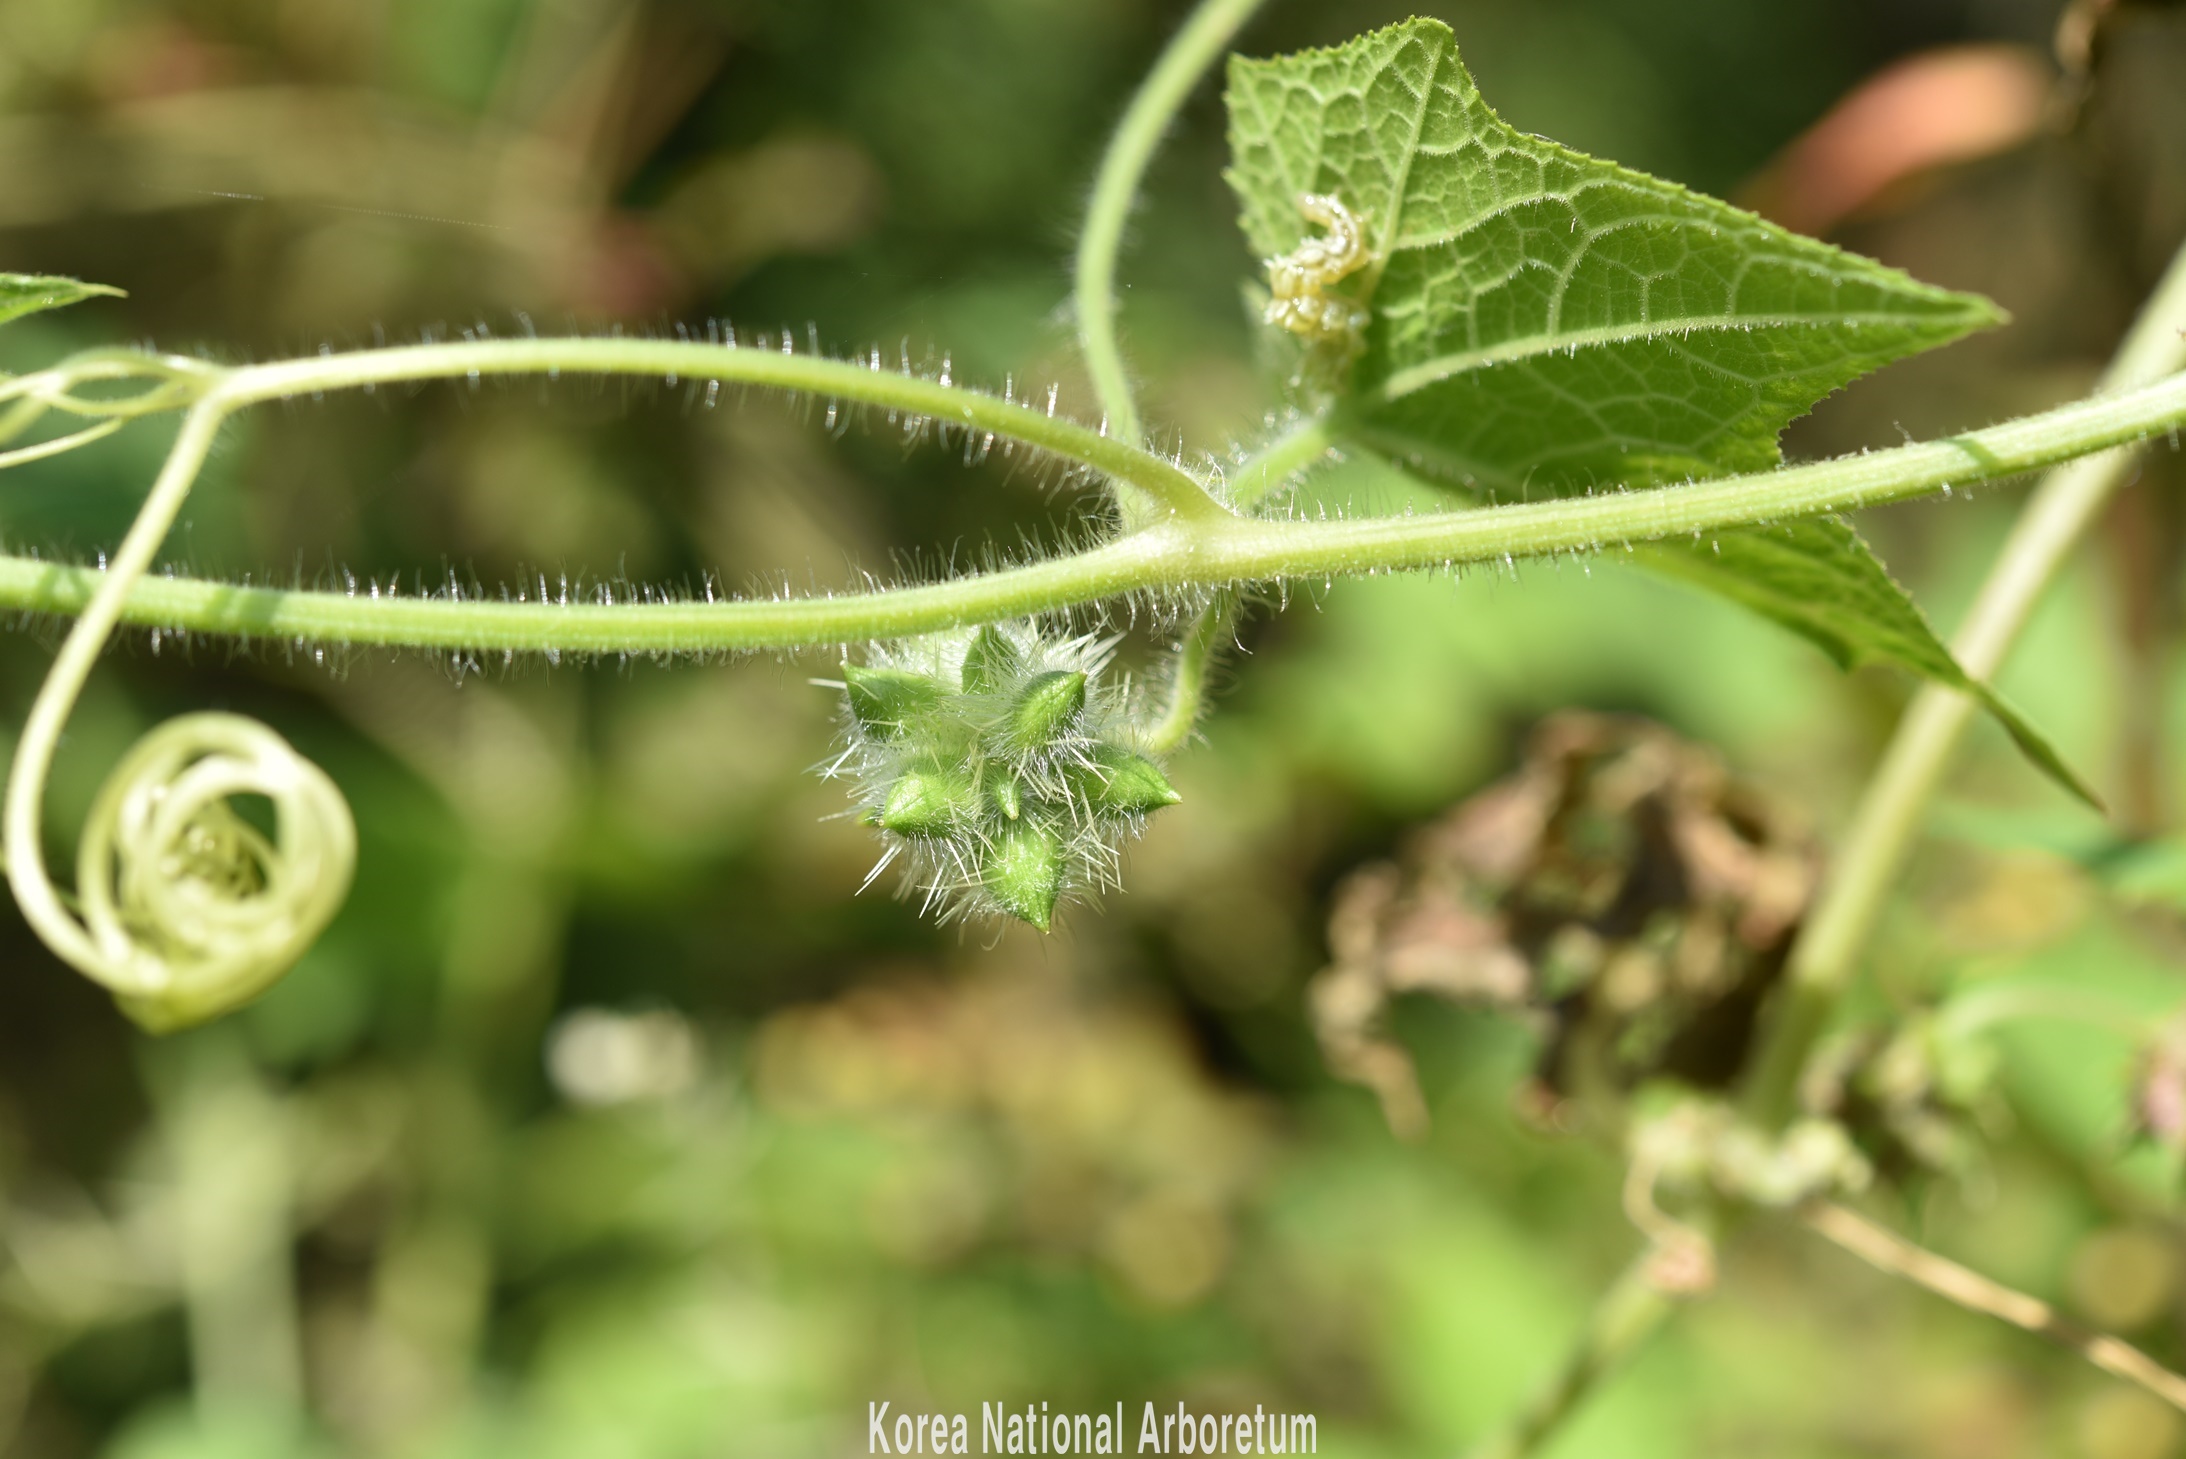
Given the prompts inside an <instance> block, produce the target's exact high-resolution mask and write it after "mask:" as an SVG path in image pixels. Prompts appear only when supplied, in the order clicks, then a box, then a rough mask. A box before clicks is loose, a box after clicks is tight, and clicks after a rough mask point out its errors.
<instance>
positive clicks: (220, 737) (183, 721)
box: [76, 714, 357, 1029]
mask: <svg viewBox="0 0 2186 1459" xmlns="http://www.w3.org/2000/svg"><path fill="white" fill-rule="evenodd" d="M244 795H257V796H264V797H265V798H266V799H267V800H269V801H271V802H272V803H273V814H274V822H275V826H274V834H273V835H272V836H270V837H269V836H267V835H266V834H265V833H264V832H262V831H260V830H259V829H258V828H257V827H256V826H253V825H252V824H251V823H250V822H249V821H246V820H245V819H243V817H242V816H240V815H238V814H237V813H236V811H235V809H234V808H233V806H232V805H231V804H230V801H231V799H232V798H233V797H235V796H244ZM356 860H357V828H356V822H355V820H354V819H353V818H352V817H351V815H350V813H349V804H348V802H347V801H345V800H343V799H342V795H341V792H340V791H339V790H336V789H335V788H334V782H333V781H331V780H329V779H328V778H327V776H326V772H324V771H323V770H321V769H319V767H318V766H316V765H314V764H312V763H311V762H310V761H309V760H306V759H304V758H303V757H302V756H301V755H299V754H297V753H296V751H295V750H294V749H292V748H291V747H290V746H289V743H288V742H287V741H286V740H284V739H282V738H281V737H280V736H279V735H277V734H275V733H274V732H273V731H272V730H270V729H268V728H266V727H265V726H264V725H262V724H260V723H258V722H257V721H256V720H251V719H245V718H243V717H242V716H240V715H234V714H186V715H183V716H181V717H180V718H178V719H171V720H169V721H167V723H165V724H163V725H161V726H160V727H159V728H157V729H155V730H153V731H152V732H151V733H150V734H148V735H146V736H145V737H144V738H143V739H141V740H139V741H137V743H136V746H135V748H133V749H132V750H130V752H129V754H128V755H127V756H126V757H125V758H124V759H123V760H122V762H121V763H120V764H119V765H117V766H115V767H114V771H113V773H112V774H111V775H109V776H108V777H107V780H106V784H105V785H104V786H102V787H101V788H100V790H99V796H98V799H97V800H96V801H95V802H94V803H93V805H92V808H91V818H90V820H89V822H87V823H86V825H85V826H84V832H83V840H82V843H81V845H80V846H79V848H78V851H77V856H76V890H77V896H78V897H79V899H80V900H81V901H82V904H83V920H84V927H85V930H86V931H88V932H89V933H90V936H91V943H92V946H94V947H95V948H97V949H98V954H99V961H100V964H101V974H100V979H101V981H102V982H105V983H106V985H107V986H108V987H110V988H112V989H113V990H114V991H115V993H116V994H118V995H119V996H120V998H121V1000H122V1003H123V1006H124V1007H125V1008H127V1009H128V1010H129V1013H130V1014H131V1016H132V1017H134V1018H136V1019H137V1021H138V1022H140V1023H142V1024H144V1025H146V1026H147V1027H151V1028H154V1029H164V1028H172V1027H179V1026H182V1025H184V1024H190V1023H197V1022H200V1021H202V1020H203V1019H206V1018H210V1017H212V1016H214V1015H215V1014H218V1013H221V1012H223V1011H225V1010H226V1009H228V1008H231V1007H233V1006H234V1005H236V1004H237V1003H240V1002H242V1001H243V1000H245V999H248V998H252V997H255V996H256V995H257V994H259V993H260V992H263V991H264V990H265V989H266V988H267V987H268V986H269V985H270V984H272V983H273V982H274V981H275V980H276V979H278V978H279V977H280V976H281V975H282V974H283V973H285V972H287V971H288V970H289V968H290V967H291V966H293V965H294V963H295V961H296V959H297V957H298V956H299V955H301V953H302V952H303V950H304V949H305V948H307V947H309V946H310V945H311V944H312V942H314V941H315V940H316V939H317V938H318V936H319V934H320V933H321V932H322V931H324V930H325V928H326V924H327V923H328V922H329V921H330V920H332V918H333V916H334V913H335V912H336V911H338V910H339V909H340V907H341V904H342V899H343V898H344V897H345V896H346V895H347V894H348V891H349V881H350V876H351V873H352V872H353V870H354V869H355V866H356Z"/></svg>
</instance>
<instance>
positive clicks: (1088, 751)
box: [828, 624, 1178, 932]
mask: <svg viewBox="0 0 2186 1459" xmlns="http://www.w3.org/2000/svg"><path fill="white" fill-rule="evenodd" d="M1114 647H1115V640H1113V639H1097V638H1095V637H1093V636H1091V635H1087V636H1083V637H1076V638H1055V637H1050V636H1048V635H1046V634H1043V633H1042V632H1041V631H1040V630H1039V629H1038V628H1037V627H1036V626H1035V625H1031V624H993V625H989V626H987V627H984V628H980V629H978V630H976V631H970V632H963V633H952V634H941V635H936V636H934V637H930V638H922V639H915V640H912V641H910V642H906V643H898V644H890V645H885V646H881V647H876V648H875V649H873V650H872V651H871V652H870V653H869V655H868V662H866V663H864V664H849V663H846V664H845V665H843V689H844V694H845V698H846V699H847V701H848V712H847V714H846V722H847V729H846V734H847V738H848V744H847V746H846V748H845V749H844V750H843V752H842V754H841V755H839V756H838V757H837V758H836V760H835V762H834V763H833V764H832V765H831V766H829V769H828V773H829V774H831V775H837V776H843V777H847V778H850V779H852V780H853V781H855V783H856V786H857V790H856V792H855V798H856V801H857V803H858V805H859V807H860V809H861V811H862V819H863V820H864V821H865V822H866V823H867V824H869V825H872V826H876V827H878V828H879V829H880V831H881V832H882V834H883V835H884V836H885V837H886V838H887V840H888V850H887V852H886V854H885V855H883V856H882V857H881V860H880V863H879V865H877V866H875V867H874V868H873V875H874V876H878V875H879V874H880V872H881V871H882V870H883V869H885V868H886V867H887V866H888V865H889V864H890V863H892V862H894V861H896V860H897V859H898V858H901V857H907V858H908V859H909V864H910V867H911V883H910V884H911V886H913V887H915V888H916V889H917V890H918V891H919V892H920V893H921V894H922V895H923V896H924V899H925V905H926V906H927V907H928V908H934V907H939V908H941V909H942V917H943V920H944V921H946V920H948V919H949V918H952V917H957V916H966V915H972V916H977V915H996V914H999V915H1004V916H1009V917H1015V918H1018V919H1019V920H1021V921H1025V922H1029V923H1031V924H1032V925H1033V926H1035V927H1037V928H1039V929H1040V930H1041V931H1043V932H1045V931H1047V930H1048V928H1049V926H1050V925H1051V924H1052V923H1053V921H1054V916H1055V908H1056V906H1057V904H1058V903H1059V902H1061V901H1063V900H1064V899H1066V898H1069V897H1072V896H1082V895H1087V894H1090V893H1094V892H1098V891H1102V890H1105V889H1107V888H1110V887H1113V886H1115V885H1116V884H1117V874H1116V873H1117V866H1118V862H1119V857H1120V851H1119V848H1120V847H1121V845H1122V842H1123V840H1124V839H1125V838H1126V837H1127V836H1132V835H1136V834H1137V833H1138V831H1139V830H1140V829H1141V828H1142V827H1143V825H1144V824H1145V819H1146V817H1147V816H1148V815H1150V814H1152V813H1153V812H1154V811H1157V810H1160V809H1161V808H1162V807H1163V806H1166V805H1174V804H1176V802H1177V800H1178V796H1177V793H1176V791H1175V789H1174V788H1173V787H1171V786H1170V784H1169V781H1168V779H1167V777H1166V776H1164V775H1163V774H1162V773H1161V767H1160V766H1158V765H1156V764H1155V763H1154V762H1153V761H1152V760H1150V759H1148V758H1147V757H1146V756H1145V755H1143V754H1141V753H1140V752H1139V750H1138V749H1137V748H1136V740H1137V736H1136V735H1135V734H1134V732H1133V730H1132V726H1131V719H1130V708H1131V706H1130V703H1129V700H1130V694H1129V691H1128V690H1127V689H1126V688H1123V687H1119V686H1117V685H1115V684H1113V683H1104V682H1103V680H1102V671H1103V670H1104V669H1106V668H1107V666H1108V660H1109V656H1110V654H1111V652H1112V651H1113V649H1114ZM870 880H871V878H868V883H870Z"/></svg>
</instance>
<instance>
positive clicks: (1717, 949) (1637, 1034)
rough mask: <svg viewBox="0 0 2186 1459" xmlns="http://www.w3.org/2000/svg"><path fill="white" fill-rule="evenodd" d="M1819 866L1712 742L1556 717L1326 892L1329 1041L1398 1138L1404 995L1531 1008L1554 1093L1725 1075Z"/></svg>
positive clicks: (1409, 1104)
mask: <svg viewBox="0 0 2186 1459" xmlns="http://www.w3.org/2000/svg"><path fill="white" fill-rule="evenodd" d="M1817 864H1818V863H1817V857H1816V853H1815V850H1814V847H1813V845H1812V844H1811V842H1810V841H1809V840H1808V839H1807V838H1806V836H1805V835H1804V834H1803V833H1802V832H1801V831H1800V830H1798V829H1797V828H1795V827H1794V826H1793V824H1792V823H1791V822H1790V820H1789V819H1788V818H1787V817H1786V816H1785V815H1784V813H1783V812H1782V811H1780V810H1779V809H1777V808H1776V807H1774V806H1773V805H1771V804H1770V803H1769V802H1768V801H1766V800H1765V799H1763V798H1762V797H1761V796H1760V795H1759V794H1758V793H1757V792H1756V791H1754V790H1752V789H1751V788H1749V787H1746V786H1743V785H1741V784H1739V783H1738V782H1736V781H1734V780H1732V779H1731V778H1730V777H1729V776H1728V775H1727V774H1726V773H1725V772H1724V770H1723V767H1722V765H1721V764H1720V762H1719V761H1718V760H1717V759H1716V758H1715V756H1714V755H1713V754H1712V753H1711V752H1710V751H1708V750H1707V749H1706V748H1705V747H1702V746H1697V745H1693V744H1690V743H1688V742H1686V741H1684V740H1681V739H1679V738H1678V737H1677V736H1675V735H1673V734H1672V733H1670V732H1669V731H1668V730H1665V729H1662V728H1660V727H1659V726H1656V725H1652V724H1648V723H1646V722H1644V721H1641V720H1635V719H1624V718H1612V717H1607V716H1602V715H1595V714H1587V713H1580V712H1566V713H1562V714H1558V715H1556V716H1554V717H1552V718H1550V719H1548V720H1546V721H1544V722H1543V723H1542V724H1541V725H1540V727H1539V728H1538V729H1536V730H1535V732H1534V735H1533V738H1532V742H1531V744H1530V745H1529V746H1528V749H1527V753H1526V758H1525V763H1524V764H1523V765H1522V766H1521V768H1520V769H1519V771H1518V773H1517V774H1515V775H1513V776H1512V777H1510V778H1509V779H1507V780H1504V781H1502V782H1500V783H1499V784H1497V785H1494V786H1491V787H1489V788H1488V789H1487V790H1484V791H1482V792H1480V793H1479V794H1478V795H1476V796H1474V797H1472V798H1471V799H1470V800H1467V801H1465V802H1463V803H1462V804H1460V805H1458V806H1456V807H1455V808H1454V809H1452V810H1451V811H1450V812H1449V813H1448V814H1447V815H1445V816H1444V817H1443V818H1442V819H1441V820H1439V821H1437V822H1434V823H1433V824H1431V825H1429V826H1427V827H1426V828H1425V829H1424V830H1422V831H1421V832H1420V833H1419V834H1418V835H1417V836H1416V837H1415V838H1414V839H1413V841H1412V842H1411V844H1410V845H1408V846H1407V847H1406V848H1405V850H1404V851H1403V853H1402V854H1401V855H1400V857H1399V859H1398V860H1397V861H1396V862H1383V863H1377V864H1375V865H1372V866H1368V867H1366V868H1364V869H1362V870H1360V871H1358V872H1355V873H1353V875H1352V876H1351V878H1350V879H1349V880H1348V881H1346V882H1345V883H1344V884H1343V886H1342V887H1340V888H1339V889H1338V891H1337V895H1336V902H1335V906H1334V908H1333V909H1332V911H1331V914H1330V917H1329V943H1330V947H1331V949H1332V951H1333V952H1334V955H1335V962H1334V964H1333V965H1332V966H1331V967H1329V968H1328V969H1326V970H1325V971H1324V972H1322V974H1321V975H1320V977H1319V978H1318V979H1316V980H1315V982H1314V985H1313V989H1312V994H1311V997H1312V1004H1313V1017H1314V1024H1315V1027H1316V1029H1317V1031H1318V1032H1319V1035H1320V1039H1321V1047H1322V1050H1323V1053H1324V1054H1325V1056H1326V1057H1327V1059H1328V1062H1329V1065H1330V1067H1331V1068H1333V1069H1334V1070H1335V1072H1336V1073H1338V1074H1339V1075H1341V1076H1342V1077H1344V1078H1346V1079H1350V1080H1352V1081H1354V1082H1356V1083H1360V1084H1363V1085H1365V1086H1367V1087H1368V1088H1370V1089H1372V1090H1373V1091H1374V1093H1375V1094H1376V1096H1377V1097H1379V1098H1380V1100H1381V1103H1382V1108H1383V1111H1384V1113H1385V1115H1386V1116H1387V1118H1388V1120H1389V1123H1390V1126H1391V1128H1392V1129H1394V1130H1395V1131H1396V1132H1397V1133H1398V1134H1400V1135H1403V1136H1406V1137H1415V1136H1417V1135H1419V1134H1420V1133H1422V1132H1423V1131H1424V1130H1425V1128H1426V1125H1427V1110H1426V1102H1425V1099H1424V1097H1423V1096H1422V1094H1421V1092H1420V1089H1419V1083H1418V1078H1417V1075H1416V1073H1415V1071H1414V1069H1413V1067H1412V1062H1411V1059H1410V1056H1409V1055H1408V1054H1406V1052H1405V1051H1404V1049H1403V1047H1402V1046H1401V1045H1400V1044H1399V1043H1397V1042H1396V1040H1395V1039H1394V1038H1392V1037H1391V1036H1390V1035H1389V1033H1388V1031H1387V1029H1386V1027H1385V1023H1384V1020H1385V1014H1386V1011H1387V1007H1388V1004H1389V1002H1390V1000H1391V999H1392V998H1394V997H1395V996H1396V995H1398V994H1402V993H1412V992H1425V993H1432V994H1435V995H1436V996H1438V997H1442V998H1445V999H1448V1000H1450V1001H1452V1002H1458V1003H1466V1004H1473V1005H1477V1006H1484V1007H1489V1008H1498V1009H1504V1010H1508V1011H1512V1012H1521V1013H1525V1014H1528V1015H1530V1016H1531V1017H1533V1018H1535V1019H1537V1020H1538V1021H1539V1022H1540V1023H1541V1024H1542V1025H1543V1027H1544V1030H1545V1031H1546V1033H1547V1035H1548V1047H1547V1050H1546V1052H1545V1053H1544V1056H1543V1061H1542V1066H1541V1074H1542V1077H1543V1080H1544V1081H1545V1084H1546V1087H1547V1090H1548V1091H1549V1092H1550V1094H1551V1096H1552V1097H1561V1096H1564V1095H1573V1094H1577V1095H1584V1094H1587V1093H1589V1092H1593V1091H1595V1090H1599V1089H1602V1088H1604V1087H1608V1088H1611V1089H1624V1088H1629V1087H1631V1086H1632V1085H1633V1084H1635V1083H1637V1082H1638V1081H1639V1080H1641V1079H1643V1078H1646V1077H1648V1076H1650V1075H1654V1074H1670V1075H1674V1076H1677V1077H1679V1078H1682V1079H1685V1080H1687V1081H1688V1082H1690V1083H1693V1084H1695V1085H1699V1086H1703V1087H1718V1086H1721V1085H1723V1084H1725V1083H1727V1082H1728V1081H1729V1080H1730V1079H1731V1078H1732V1076H1733V1075H1735V1074H1736V1072H1737V1070H1738V1068H1739V1066H1740V1064H1741V1062H1742V1061H1743V1058H1744V1054H1745V1045H1746V1039H1747V1035H1748V1032H1749V1029H1750V1024H1751V1021H1752V1018H1753V1014H1754V1011H1755V1008H1756V1007H1757V1006H1758V1003H1759V1001H1760V998H1761V995H1762V993H1763V991H1764V990H1765V989H1766V987H1767V986H1768V984H1769V983H1770V981H1771V980H1773V979H1774V977H1775V976H1776V974H1777V972H1778V971H1779V970H1780V968H1781V965H1782V961H1783V956H1784V953H1785V951H1786V949H1787V948H1788V946H1789V944H1790V939H1791V933H1792V931H1793V929H1794V928H1795V927H1796V925H1797V923H1798V920H1799V918H1800V916H1801V915H1802V914H1803V913H1804V911H1805V909H1806V905H1807V900H1808V897H1809V896H1810V895H1811V893H1812V891H1813V887H1814V881H1815V876H1816V871H1817Z"/></svg>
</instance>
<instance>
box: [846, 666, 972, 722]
mask: <svg viewBox="0 0 2186 1459" xmlns="http://www.w3.org/2000/svg"><path fill="white" fill-rule="evenodd" d="M843 683H844V685H845V686H847V689H848V692H849V696H850V712H851V714H852V715H854V716H855V717H856V718H857V721H858V723H859V725H861V726H862V727H863V728H864V729H865V730H866V732H867V733H869V734H874V735H880V736H883V737H888V738H893V737H895V736H898V735H901V734H903V733H904V732H905V731H907V730H908V729H909V728H910V727H911V725H912V724H913V723H914V722H916V721H917V720H918V718H919V717H920V716H921V715H923V714H925V713H927V712H928V711H930V710H932V709H933V708H934V707H935V706H936V705H938V704H940V703H941V700H942V696H943V695H945V694H946V693H947V692H948V691H947V690H946V689H944V688H943V687H942V686H941V685H939V684H937V683H935V682H934V681H933V680H932V679H930V678H928V677H926V675H924V674H914V673H911V672H909V671H908V670H904V669H868V668H865V667H863V666H861V665H858V664H844V665H843Z"/></svg>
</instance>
